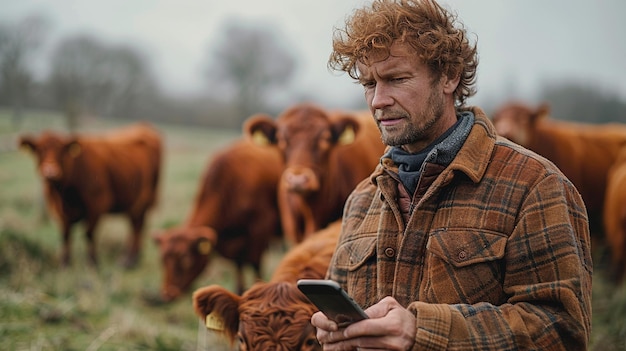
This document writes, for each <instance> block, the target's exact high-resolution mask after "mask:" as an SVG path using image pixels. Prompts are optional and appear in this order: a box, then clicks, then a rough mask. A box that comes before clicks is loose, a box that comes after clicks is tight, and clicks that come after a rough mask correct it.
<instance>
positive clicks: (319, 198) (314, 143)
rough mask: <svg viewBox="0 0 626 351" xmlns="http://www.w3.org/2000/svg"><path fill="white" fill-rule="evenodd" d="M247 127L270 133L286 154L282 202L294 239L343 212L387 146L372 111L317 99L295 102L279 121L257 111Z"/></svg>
mask: <svg viewBox="0 0 626 351" xmlns="http://www.w3.org/2000/svg"><path fill="white" fill-rule="evenodd" d="M244 131H245V132H246V134H247V135H248V136H249V137H251V138H252V137H255V136H258V135H259V134H263V135H265V140H268V141H269V142H270V143H271V144H273V145H276V146H277V147H278V148H279V149H280V151H281V152H282V154H283V157H284V159H285V170H284V172H283V175H282V177H281V181H280V183H279V189H278V193H279V195H278V196H279V200H278V205H279V208H280V213H281V220H282V225H283V232H284V235H285V238H286V239H287V241H288V243H291V244H293V243H297V242H300V241H301V240H302V239H303V238H304V237H306V236H307V235H309V234H310V233H312V232H314V231H316V230H318V229H320V228H323V227H325V226H326V225H328V224H329V223H330V222H332V221H334V220H336V219H338V218H341V214H342V211H343V206H344V203H345V201H346V199H347V197H348V195H349V194H350V192H352V190H353V189H354V187H355V186H356V185H357V184H358V183H359V182H360V181H361V180H363V179H365V178H366V177H367V176H368V175H369V174H370V173H371V172H372V170H373V169H374V167H375V166H376V164H377V163H378V162H379V160H380V157H381V156H382V154H383V152H384V149H385V145H384V144H383V143H382V140H381V138H380V133H379V131H378V128H377V126H376V123H375V121H374V119H373V117H371V114H370V113H369V112H359V113H354V112H342V111H333V112H327V111H325V110H324V109H322V108H320V107H317V106H315V105H312V104H298V105H294V106H292V107H291V108H289V109H287V110H286V111H284V112H283V113H282V114H281V115H280V116H279V117H278V118H277V119H276V120H275V121H274V120H273V119H272V118H271V117H270V116H268V115H256V116H253V117H251V118H249V119H248V120H247V121H246V124H245V125H244Z"/></svg>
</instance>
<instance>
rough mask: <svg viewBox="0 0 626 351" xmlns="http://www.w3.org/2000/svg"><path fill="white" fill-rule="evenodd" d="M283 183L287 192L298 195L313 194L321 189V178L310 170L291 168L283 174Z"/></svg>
mask: <svg viewBox="0 0 626 351" xmlns="http://www.w3.org/2000/svg"><path fill="white" fill-rule="evenodd" d="M282 181H283V182H284V183H285V184H286V185H287V187H286V188H287V190H289V191H291V192H297V193H303V194H305V193H312V192H316V191H318V190H319V188H320V182H319V178H318V177H317V175H316V174H315V172H313V170H312V169H310V168H304V167H297V168H296V167H291V168H287V169H286V170H285V171H284V172H283V176H282Z"/></svg>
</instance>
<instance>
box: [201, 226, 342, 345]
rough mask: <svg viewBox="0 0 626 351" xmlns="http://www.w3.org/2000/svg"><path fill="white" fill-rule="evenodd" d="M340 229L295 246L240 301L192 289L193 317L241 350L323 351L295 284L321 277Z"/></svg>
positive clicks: (210, 289) (220, 291)
mask: <svg viewBox="0 0 626 351" xmlns="http://www.w3.org/2000/svg"><path fill="white" fill-rule="evenodd" d="M340 230H341V221H336V222H333V223H331V224H330V225H329V226H328V227H326V228H325V229H322V230H320V231H319V232H316V233H315V234H314V235H311V236H309V237H308V238H307V239H305V240H304V241H303V242H301V243H300V244H298V245H296V246H294V247H293V248H292V249H291V250H290V251H289V252H288V253H287V254H286V255H285V256H284V257H283V259H282V260H281V261H280V263H279V265H278V267H277V268H276V270H275V271H274V274H273V275H272V278H271V280H270V281H269V282H267V283H266V282H258V283H256V284H254V285H253V286H252V287H251V288H250V289H249V290H248V291H246V292H245V293H244V294H243V295H242V296H239V295H235V294H233V293H231V292H230V291H228V290H227V289H225V288H223V287H221V286H219V285H211V286H207V287H204V288H201V289H198V290H196V291H195V292H194V294H193V306H194V310H195V312H196V314H197V315H198V316H200V317H201V318H202V320H207V326H208V327H210V328H213V329H216V330H217V332H218V333H221V334H222V335H224V336H226V338H227V339H228V340H229V341H230V343H231V344H232V343H234V342H235V339H237V343H238V348H239V350H247V351H254V350H259V351H261V350H296V351H297V350H300V351H305V350H306V351H311V350H321V349H322V348H321V346H320V345H319V344H318V342H317V339H316V338H315V328H313V326H312V325H311V323H310V320H311V315H313V313H315V312H316V311H317V308H316V307H315V306H313V305H312V304H311V302H310V301H309V300H308V299H307V298H306V297H305V296H304V295H303V294H302V293H301V292H300V290H298V288H297V287H296V282H297V281H298V279H323V278H324V277H325V275H326V270H327V269H328V264H329V263H330V259H331V256H332V254H333V252H334V250H335V246H336V245H337V239H338V238H339V233H340ZM207 316H208V318H207ZM211 321H212V322H211Z"/></svg>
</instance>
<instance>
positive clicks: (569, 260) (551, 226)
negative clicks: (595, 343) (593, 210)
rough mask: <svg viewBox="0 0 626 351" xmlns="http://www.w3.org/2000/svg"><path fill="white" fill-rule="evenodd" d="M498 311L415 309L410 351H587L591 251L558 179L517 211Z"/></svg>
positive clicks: (482, 307) (574, 201) (583, 221)
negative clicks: (414, 323)
mask: <svg viewBox="0 0 626 351" xmlns="http://www.w3.org/2000/svg"><path fill="white" fill-rule="evenodd" d="M503 264H504V265H505V268H504V269H505V272H506V274H505V276H504V279H503V286H504V292H505V293H506V295H507V296H508V300H507V301H506V302H505V303H504V304H502V305H499V306H496V305H494V304H490V303H478V304H473V305H469V304H454V305H449V304H429V303H425V302H413V303H411V304H410V305H409V306H408V307H409V310H410V311H411V312H413V313H414V314H415V315H416V320H417V330H416V335H415V336H416V342H415V345H414V348H413V349H414V350H424V349H427V350H478V349H480V350H586V349H587V344H588V341H589V337H590V332H591V275H592V261H591V247H590V238H589V226H588V220H587V213H586V209H585V206H584V203H583V201H582V199H581V197H580V195H579V194H578V191H577V190H576V189H575V188H574V186H573V185H572V184H571V183H570V182H569V181H568V180H567V179H564V178H563V177H561V176H559V175H558V174H551V175H548V176H547V177H545V178H543V179H542V180H541V181H540V182H539V183H537V185H536V186H535V187H534V188H533V189H532V190H531V192H530V193H529V196H528V197H527V198H526V199H525V201H524V202H523V205H522V208H520V212H519V218H518V221H517V224H516V226H515V229H514V231H513V233H511V235H510V236H509V238H508V241H507V245H506V251H505V256H504V258H503Z"/></svg>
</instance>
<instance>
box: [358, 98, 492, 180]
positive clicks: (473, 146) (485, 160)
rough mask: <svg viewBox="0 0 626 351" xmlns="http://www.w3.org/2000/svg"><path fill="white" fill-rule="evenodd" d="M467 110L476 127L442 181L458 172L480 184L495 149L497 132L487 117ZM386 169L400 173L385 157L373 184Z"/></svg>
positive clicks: (372, 177)
mask: <svg viewBox="0 0 626 351" xmlns="http://www.w3.org/2000/svg"><path fill="white" fill-rule="evenodd" d="M465 110H469V111H471V112H472V113H473V114H474V117H475V118H474V125H473V126H472V129H471V131H470V133H469V135H468V137H467V139H466V140H465V143H464V144H463V146H462V147H461V149H460V150H459V152H458V154H457V155H456V157H455V158H454V159H453V160H452V162H451V163H450V164H449V165H448V167H447V168H446V169H445V170H444V171H443V174H445V175H446V177H445V179H441V180H442V181H446V180H449V179H448V178H449V177H450V176H451V174H452V171H454V170H458V171H461V172H463V173H465V174H466V175H467V176H468V177H469V178H470V179H471V180H472V181H473V182H475V183H477V182H479V181H480V179H481V178H482V177H483V175H484V174H485V170H486V169H487V166H488V165H489V161H490V159H491V153H492V152H493V149H494V147H495V142H496V131H495V128H494V126H493V124H492V123H491V121H490V120H489V118H488V117H487V115H486V114H485V113H484V112H483V111H482V110H481V109H480V108H479V107H468V108H464V109H463V110H462V111H465ZM385 168H387V169H389V170H391V171H392V172H395V173H397V172H398V169H397V168H398V167H397V166H396V165H395V164H394V163H393V162H392V161H391V159H390V158H385V157H383V158H382V159H381V162H380V164H379V165H378V166H377V167H376V169H375V170H374V172H373V173H372V175H371V177H370V180H371V181H372V183H374V184H376V177H378V176H380V175H382V174H383V173H384V172H385V170H384V169H385Z"/></svg>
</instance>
